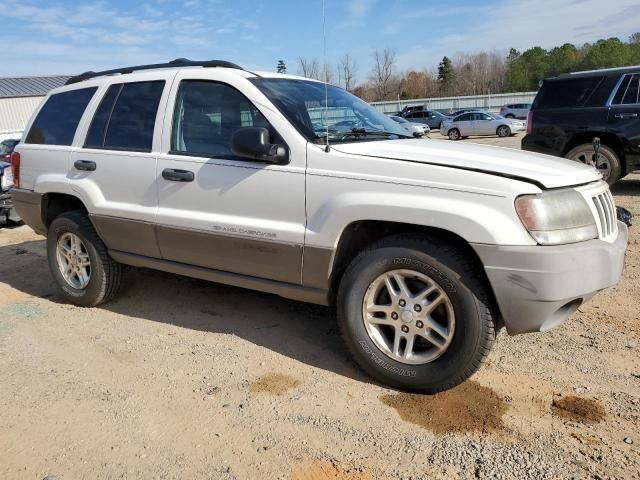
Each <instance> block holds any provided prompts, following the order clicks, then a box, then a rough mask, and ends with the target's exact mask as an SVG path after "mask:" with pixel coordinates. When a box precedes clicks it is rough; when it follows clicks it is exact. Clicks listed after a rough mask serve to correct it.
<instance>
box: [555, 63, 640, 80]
mask: <svg viewBox="0 0 640 480" xmlns="http://www.w3.org/2000/svg"><path fill="white" fill-rule="evenodd" d="M638 69H640V65H629V66H626V67H614V68H598V69H595V70H584V71H582V72H571V73H563V74H562V75H558V77H560V78H567V77H572V76H575V75H591V74H597V73H611V72H626V71H633V70H638Z"/></svg>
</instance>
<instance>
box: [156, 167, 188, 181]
mask: <svg viewBox="0 0 640 480" xmlns="http://www.w3.org/2000/svg"><path fill="white" fill-rule="evenodd" d="M162 178H164V179H165V180H169V181H170V182H193V179H194V178H195V175H194V174H193V172H190V171H189V170H178V169H176V168H165V169H164V170H163V171H162Z"/></svg>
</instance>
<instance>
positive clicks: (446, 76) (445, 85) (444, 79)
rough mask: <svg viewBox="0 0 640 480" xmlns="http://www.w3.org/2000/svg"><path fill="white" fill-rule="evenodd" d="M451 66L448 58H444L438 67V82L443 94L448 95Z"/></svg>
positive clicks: (451, 73)
mask: <svg viewBox="0 0 640 480" xmlns="http://www.w3.org/2000/svg"><path fill="white" fill-rule="evenodd" d="M453 76H454V70H453V64H452V63H451V60H450V59H449V57H444V58H443V59H442V62H440V65H438V81H439V82H440V88H441V89H442V92H443V93H445V94H446V93H449V90H450V88H451V84H452V83H453Z"/></svg>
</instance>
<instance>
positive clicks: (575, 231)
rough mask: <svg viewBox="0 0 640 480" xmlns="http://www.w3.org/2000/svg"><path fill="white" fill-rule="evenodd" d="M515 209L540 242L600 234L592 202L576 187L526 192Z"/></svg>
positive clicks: (578, 239)
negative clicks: (577, 190)
mask: <svg viewBox="0 0 640 480" xmlns="http://www.w3.org/2000/svg"><path fill="white" fill-rule="evenodd" d="M516 212H518V216H519V217H520V220H521V221H522V223H523V225H524V226H525V228H526V229H527V230H528V231H529V233H530V234H531V236H532V237H533V238H534V239H535V241H536V242H538V243H539V244H540V245H562V244H565V243H575V242H582V241H585V240H591V239H593V238H597V237H598V227H596V223H595V219H594V218H593V214H592V213H591V210H590V209H589V205H587V202H586V201H585V199H584V197H583V196H582V195H580V193H578V192H576V191H575V190H555V191H550V192H544V193H541V194H538V195H523V196H521V197H518V198H517V199H516Z"/></svg>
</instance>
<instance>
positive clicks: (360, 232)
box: [329, 220, 502, 325]
mask: <svg viewBox="0 0 640 480" xmlns="http://www.w3.org/2000/svg"><path fill="white" fill-rule="evenodd" d="M400 234H405V235H423V236H428V237H430V238H436V239H439V240H442V241H443V242H446V243H448V244H450V245H455V246H456V248H457V249H458V250H459V251H460V252H461V253H462V254H463V255H464V256H465V257H466V258H467V259H469V260H470V261H471V262H472V263H473V264H474V266H475V267H476V269H477V271H478V275H481V276H482V279H481V280H482V281H483V282H484V283H485V284H486V286H487V289H488V291H489V293H490V296H491V302H492V307H493V308H494V311H495V312H496V313H498V315H496V317H497V319H498V323H499V324H500V325H502V320H501V317H502V316H501V315H500V313H499V312H500V309H499V307H498V304H497V301H496V297H495V294H494V292H493V287H492V286H491V283H490V282H489V278H488V277H487V275H486V273H485V270H484V265H483V264H482V261H481V260H480V257H479V256H478V254H477V253H476V251H475V250H474V249H473V247H472V246H471V244H470V243H469V242H468V241H467V240H465V239H464V238H462V237H461V236H460V235H458V234H456V233H454V232H451V231H449V230H445V229H442V228H438V227H431V226H423V225H415V224H409V223H401V222H390V221H380V220H358V221H354V222H352V223H350V224H349V225H347V226H346V227H345V228H344V230H343V231H342V233H341V235H340V238H339V240H338V244H337V247H336V250H335V252H334V255H333V258H332V261H331V264H330V266H329V304H330V305H334V304H335V300H336V294H337V291H338V288H339V286H340V281H341V279H342V276H343V274H344V273H345V271H346V269H347V267H348V266H349V264H350V263H351V262H352V261H353V260H354V259H355V258H356V257H357V256H358V254H359V253H360V252H362V251H364V250H366V249H368V248H370V247H371V246H372V245H374V244H375V243H377V242H379V241H380V240H382V239H383V238H386V237H389V236H394V235H400Z"/></svg>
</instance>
